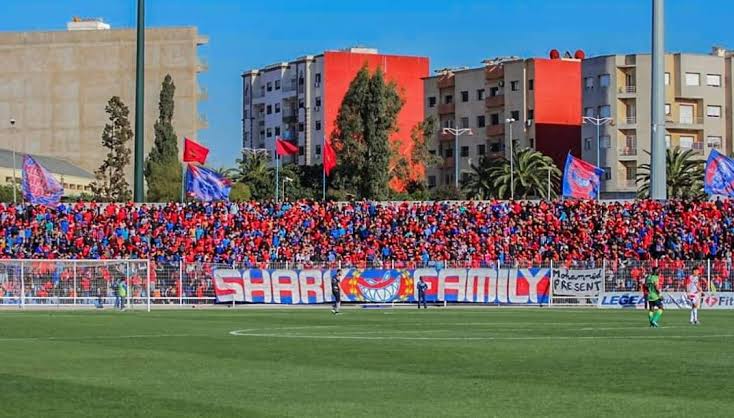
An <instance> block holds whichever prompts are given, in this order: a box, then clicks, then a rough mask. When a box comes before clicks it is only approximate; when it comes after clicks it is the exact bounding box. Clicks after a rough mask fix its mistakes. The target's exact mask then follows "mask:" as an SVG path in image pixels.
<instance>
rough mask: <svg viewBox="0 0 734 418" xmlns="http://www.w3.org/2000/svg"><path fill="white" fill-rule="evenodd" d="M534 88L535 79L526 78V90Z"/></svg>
mask: <svg viewBox="0 0 734 418" xmlns="http://www.w3.org/2000/svg"><path fill="white" fill-rule="evenodd" d="M533 89H535V80H528V90H533Z"/></svg>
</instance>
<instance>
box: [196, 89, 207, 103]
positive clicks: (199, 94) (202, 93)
mask: <svg viewBox="0 0 734 418" xmlns="http://www.w3.org/2000/svg"><path fill="white" fill-rule="evenodd" d="M207 99H209V91H207V89H206V88H204V87H199V88H198V89H197V90H196V100H198V101H204V100H207Z"/></svg>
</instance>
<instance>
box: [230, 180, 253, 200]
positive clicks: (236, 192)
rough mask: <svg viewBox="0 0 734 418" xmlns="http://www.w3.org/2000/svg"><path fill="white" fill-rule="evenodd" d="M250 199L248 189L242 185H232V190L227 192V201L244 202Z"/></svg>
mask: <svg viewBox="0 0 734 418" xmlns="http://www.w3.org/2000/svg"><path fill="white" fill-rule="evenodd" d="M250 199H252V192H251V191H250V187H249V186H248V185H246V184H244V183H234V184H232V190H230V191H229V200H232V201H237V202H246V201H248V200H250Z"/></svg>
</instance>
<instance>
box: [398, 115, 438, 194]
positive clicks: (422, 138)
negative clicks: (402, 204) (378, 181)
mask: <svg viewBox="0 0 734 418" xmlns="http://www.w3.org/2000/svg"><path fill="white" fill-rule="evenodd" d="M435 129H436V120H435V119H434V118H433V117H432V116H429V117H428V118H426V119H425V120H423V121H422V122H419V123H417V124H416V125H415V126H413V129H411V132H410V140H411V145H412V147H411V153H410V156H409V157H406V156H405V155H403V154H402V153H401V152H400V147H401V146H402V142H401V141H399V140H398V141H393V142H392V147H391V148H392V149H391V154H392V156H391V160H392V161H393V162H392V163H391V166H392V167H391V173H390V176H391V178H392V179H396V180H398V181H399V182H400V183H402V184H403V185H404V187H405V191H404V192H403V193H396V194H394V195H393V197H394V198H397V199H398V200H402V199H403V197H404V198H405V199H408V200H425V199H427V198H428V197H429V193H428V184H427V182H426V176H425V175H416V173H415V172H414V167H417V166H422V167H424V168H425V167H430V166H435V165H436V164H439V163H440V162H441V161H442V160H441V157H439V156H438V155H435V154H431V153H430V152H429V150H428V142H429V140H430V138H431V136H432V135H434V134H435V132H434V131H435Z"/></svg>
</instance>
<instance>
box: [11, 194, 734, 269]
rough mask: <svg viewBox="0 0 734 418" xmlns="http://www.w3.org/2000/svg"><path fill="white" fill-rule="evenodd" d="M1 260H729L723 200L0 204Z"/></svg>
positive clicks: (733, 207) (733, 217)
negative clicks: (46, 205) (57, 205)
mask: <svg viewBox="0 0 734 418" xmlns="http://www.w3.org/2000/svg"><path fill="white" fill-rule="evenodd" d="M0 227H2V236H0V257H2V258H6V259H8V258H22V259H29V258H36V259H41V258H42V259H116V258H150V259H152V260H154V261H156V262H159V263H170V262H178V261H179V260H183V261H186V262H214V263H227V264H241V265H249V266H259V265H262V264H263V263H273V262H286V261H288V262H292V263H316V262H341V263H345V264H347V265H360V263H370V264H379V263H389V262H398V263H416V264H429V263H431V262H443V261H452V262H462V263H466V264H469V265H485V264H488V263H496V262H497V261H500V262H518V263H542V262H548V261H550V260H554V261H556V262H570V261H572V260H584V261H587V262H594V261H595V260H596V261H598V260H601V259H606V260H611V261H615V260H648V259H671V260H702V259H709V258H710V259H721V258H725V259H729V258H730V257H731V250H732V243H733V242H734V240H733V237H734V204H732V203H731V202H730V201H727V200H722V201H703V202H696V201H685V202H684V201H668V202H664V203H661V202H656V201H649V200H638V201H627V202H612V203H598V202H594V201H577V200H566V201H557V202H519V201H517V202H506V201H490V202H394V203H376V202H352V203H332V202H329V203H321V202H311V201H297V202H284V203H273V202H251V203H228V202H217V203H199V202H197V203H187V204H181V203H169V204H166V205H160V206H156V205H145V204H143V205H134V204H107V205H101V204H94V203H85V204H82V203H77V204H62V205H61V206H59V207H58V208H48V207H43V206H28V205H18V206H14V205H0Z"/></svg>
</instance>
